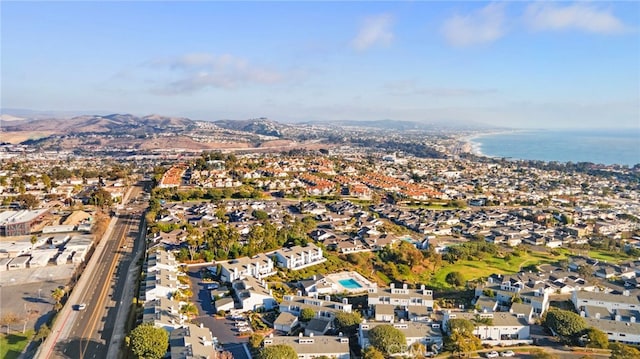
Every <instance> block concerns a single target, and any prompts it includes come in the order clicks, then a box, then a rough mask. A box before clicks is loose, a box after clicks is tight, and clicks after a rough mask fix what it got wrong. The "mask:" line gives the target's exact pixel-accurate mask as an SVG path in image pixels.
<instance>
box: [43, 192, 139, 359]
mask: <svg viewBox="0 0 640 359" xmlns="http://www.w3.org/2000/svg"><path fill="white" fill-rule="evenodd" d="M141 190H142V187H139V186H136V187H134V189H133V191H132V192H131V195H130V198H137V196H138V195H139V193H140V192H141ZM125 206H127V210H124V211H123V210H120V213H119V214H118V218H117V220H116V222H115V225H114V227H113V231H112V232H111V235H110V236H109V238H103V240H106V241H107V242H106V243H105V246H104V250H103V251H102V252H101V253H97V252H96V253H95V254H94V255H99V257H98V259H97V262H96V265H95V267H94V268H93V272H92V273H86V274H85V273H83V274H82V275H90V276H91V277H90V278H89V280H88V281H87V282H86V285H84V286H83V287H82V288H76V289H75V290H77V291H80V296H79V297H78V298H79V299H77V300H76V301H75V302H73V303H67V305H71V306H72V308H73V313H72V315H70V316H69V317H67V318H65V319H66V320H67V322H66V323H64V327H65V328H66V329H65V331H66V335H65V337H64V338H60V340H59V341H58V343H56V346H55V349H54V351H53V353H52V355H51V356H50V357H52V358H74V359H76V358H77V359H85V358H87V359H102V358H106V357H107V351H108V345H109V343H111V337H112V336H113V335H114V328H115V324H116V323H115V318H116V315H117V312H118V309H119V307H120V306H121V305H125V306H127V308H128V307H129V305H130V303H129V302H128V301H127V302H126V303H123V301H122V295H123V293H124V289H125V287H126V286H127V285H134V283H127V280H126V278H127V272H128V269H129V266H130V264H131V261H132V259H133V258H134V257H135V256H134V253H133V252H132V251H133V250H134V248H140V249H141V248H142V247H141V246H135V245H134V241H135V240H136V238H138V237H139V234H140V233H139V231H140V220H141V218H140V216H141V215H140V213H142V211H141V210H142V205H125ZM129 207H131V208H130V209H129ZM81 303H82V304H85V305H86V308H85V309H83V310H79V309H78V305H79V304H81Z"/></svg>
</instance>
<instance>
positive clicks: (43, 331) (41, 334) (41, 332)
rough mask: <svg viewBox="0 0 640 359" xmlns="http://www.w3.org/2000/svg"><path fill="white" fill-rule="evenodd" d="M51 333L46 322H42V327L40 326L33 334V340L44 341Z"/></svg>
mask: <svg viewBox="0 0 640 359" xmlns="http://www.w3.org/2000/svg"><path fill="white" fill-rule="evenodd" d="M49 334H51V329H49V326H47V325H46V324H42V325H41V326H40V328H38V332H37V333H36V334H35V335H34V336H33V340H35V341H36V342H42V341H44V340H45V339H46V338H47V337H48V336H49Z"/></svg>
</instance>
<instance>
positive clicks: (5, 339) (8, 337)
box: [0, 330, 33, 359]
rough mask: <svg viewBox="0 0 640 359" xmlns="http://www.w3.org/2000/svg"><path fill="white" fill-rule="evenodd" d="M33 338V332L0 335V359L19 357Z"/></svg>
mask: <svg viewBox="0 0 640 359" xmlns="http://www.w3.org/2000/svg"><path fill="white" fill-rule="evenodd" d="M32 337H33V330H28V331H27V332H26V333H24V334H22V333H10V334H0V358H4V359H14V358H17V357H18V356H20V354H21V353H22V351H23V350H24V348H25V347H26V346H27V344H29V341H30V340H31V338H32Z"/></svg>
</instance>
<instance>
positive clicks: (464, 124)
mask: <svg viewBox="0 0 640 359" xmlns="http://www.w3.org/2000/svg"><path fill="white" fill-rule="evenodd" d="M304 124H307V125H331V126H337V127H358V128H374V129H382V130H395V131H434V130H460V129H464V130H470V129H488V128H492V126H489V125H486V124H483V123H479V122H472V121H429V122H415V121H402V120H390V119H385V120H362V121H357V120H351V121H349V120H347V121H340V122H336V121H313V122H304Z"/></svg>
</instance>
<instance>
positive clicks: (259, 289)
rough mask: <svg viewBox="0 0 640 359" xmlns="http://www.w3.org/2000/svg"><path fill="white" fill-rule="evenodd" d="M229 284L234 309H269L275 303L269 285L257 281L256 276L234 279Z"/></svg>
mask: <svg viewBox="0 0 640 359" xmlns="http://www.w3.org/2000/svg"><path fill="white" fill-rule="evenodd" d="M231 286H232V288H233V290H234V292H233V293H234V294H233V296H234V298H233V299H234V302H235V309H239V310H241V311H257V310H259V309H265V310H271V309H273V308H274V307H275V306H276V305H277V303H276V300H275V298H274V297H273V293H272V292H271V289H269V285H268V284H267V283H266V282H265V281H264V280H262V281H258V280H257V279H256V278H253V277H247V278H245V279H239V280H236V281H234V282H233V283H232V284H231ZM218 310H220V309H218Z"/></svg>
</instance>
